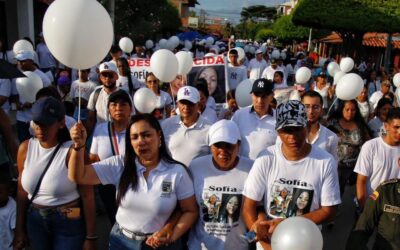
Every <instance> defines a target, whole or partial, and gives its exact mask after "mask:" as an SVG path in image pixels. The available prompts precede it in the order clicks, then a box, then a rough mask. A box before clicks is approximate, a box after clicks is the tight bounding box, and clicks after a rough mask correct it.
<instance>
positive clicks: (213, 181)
mask: <svg viewBox="0 0 400 250" xmlns="http://www.w3.org/2000/svg"><path fill="white" fill-rule="evenodd" d="M252 165H253V161H252V160H250V159H248V158H245V157H240V160H239V162H238V164H237V165H236V167H235V168H233V169H231V170H229V171H222V170H219V169H217V168H216V167H215V166H214V163H213V161H212V155H207V156H203V157H199V158H196V159H194V160H193V161H192V162H191V164H190V170H191V172H192V176H193V184H194V191H195V195H196V201H197V204H198V206H199V208H200V211H199V212H200V218H199V220H197V223H196V225H195V226H194V227H193V228H192V230H191V232H190V236H189V242H188V245H189V248H190V249H191V250H200V249H210V250H224V249H226V250H228V249H235V250H247V249H248V243H247V241H246V240H245V239H243V238H241V237H240V235H242V234H244V233H245V232H246V225H245V223H244V221H243V218H242V216H241V210H242V209H241V207H242V202H243V198H242V192H243V186H244V182H245V180H246V178H247V175H248V173H249V171H250V169H251V166H252ZM214 198H215V202H214ZM229 201H230V202H229ZM228 203H229V204H228ZM227 206H231V207H230V209H232V210H233V213H232V216H229V215H228V214H229V213H227Z"/></svg>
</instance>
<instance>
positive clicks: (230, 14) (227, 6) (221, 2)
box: [195, 0, 288, 23]
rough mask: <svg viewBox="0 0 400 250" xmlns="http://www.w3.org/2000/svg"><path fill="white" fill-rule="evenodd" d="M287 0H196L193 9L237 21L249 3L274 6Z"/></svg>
mask: <svg viewBox="0 0 400 250" xmlns="http://www.w3.org/2000/svg"><path fill="white" fill-rule="evenodd" d="M287 1H288V0H197V2H199V3H200V4H199V5H196V7H195V10H196V12H199V11H200V9H204V10H205V11H206V13H207V16H212V17H220V18H226V19H228V20H229V21H230V22H233V23H238V22H239V20H240V12H241V11H242V8H243V7H248V6H251V5H266V6H276V5H278V4H281V3H284V2H287Z"/></svg>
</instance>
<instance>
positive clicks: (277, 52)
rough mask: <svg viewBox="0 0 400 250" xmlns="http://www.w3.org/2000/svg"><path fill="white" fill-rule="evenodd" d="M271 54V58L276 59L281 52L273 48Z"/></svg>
mask: <svg viewBox="0 0 400 250" xmlns="http://www.w3.org/2000/svg"><path fill="white" fill-rule="evenodd" d="M271 56H272V58H273V59H278V58H279V57H280V56H281V52H279V50H277V49H274V50H273V51H272V54H271Z"/></svg>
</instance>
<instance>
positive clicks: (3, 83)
mask: <svg viewBox="0 0 400 250" xmlns="http://www.w3.org/2000/svg"><path fill="white" fill-rule="evenodd" d="M10 95H11V81H10V80H8V79H0V96H5V97H7V98H9V97H10ZM1 107H2V108H3V110H4V112H6V114H8V111H9V110H10V103H9V100H7V101H6V102H5V103H4V104H3V105H2V106H1Z"/></svg>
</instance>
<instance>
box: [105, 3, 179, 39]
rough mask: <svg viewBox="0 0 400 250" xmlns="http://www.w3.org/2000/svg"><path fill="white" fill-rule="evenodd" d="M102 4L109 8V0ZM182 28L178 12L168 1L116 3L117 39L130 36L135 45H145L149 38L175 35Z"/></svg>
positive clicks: (115, 30)
mask: <svg viewBox="0 0 400 250" xmlns="http://www.w3.org/2000/svg"><path fill="white" fill-rule="evenodd" d="M101 3H102V4H103V5H104V6H105V7H107V0H103V1H102V2H101ZM180 26H181V21H180V18H179V14H178V10H177V9H176V8H175V7H174V6H172V5H171V4H170V3H169V2H168V1H167V0H152V1H149V0H124V1H122V0H121V1H115V20H114V33H115V37H116V39H118V38H119V37H122V36H128V37H130V38H131V39H132V40H133V41H134V42H135V43H138V42H139V43H144V41H145V40H146V39H147V38H153V39H155V38H159V37H156V36H162V35H170V34H173V33H175V32H176V31H177V30H178V28H179V27H180Z"/></svg>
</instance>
